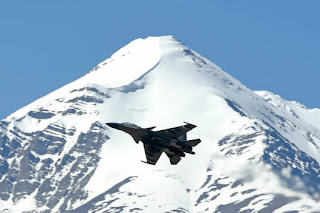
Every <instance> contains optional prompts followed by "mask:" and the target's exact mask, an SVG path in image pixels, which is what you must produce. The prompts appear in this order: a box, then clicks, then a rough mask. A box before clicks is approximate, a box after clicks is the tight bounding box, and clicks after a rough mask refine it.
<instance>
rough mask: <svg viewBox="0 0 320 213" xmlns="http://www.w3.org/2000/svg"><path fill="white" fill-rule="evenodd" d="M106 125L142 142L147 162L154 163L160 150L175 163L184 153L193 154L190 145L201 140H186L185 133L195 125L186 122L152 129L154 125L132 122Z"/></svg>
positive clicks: (137, 141) (194, 144) (192, 145)
mask: <svg viewBox="0 0 320 213" xmlns="http://www.w3.org/2000/svg"><path fill="white" fill-rule="evenodd" d="M107 125H108V126H110V127H112V128H115V129H118V130H122V131H124V132H126V133H128V134H130V135H131V136H132V137H133V139H134V140H135V142H136V143H139V141H141V142H142V143H143V144H144V149H145V154H146V158H147V162H145V163H148V164H152V165H155V164H156V162H157V161H158V159H159V158H160V156H161V154H162V152H165V153H166V154H167V156H168V157H169V158H170V162H171V164H174V165H175V164H177V163H178V162H179V161H180V160H181V157H185V153H188V154H195V153H194V152H193V151H192V147H194V146H196V145H197V144H198V143H200V142H201V140H200V139H195V140H189V141H187V137H186V133H187V132H188V131H190V130H191V129H193V128H195V127H196V126H195V125H193V124H189V123H186V125H184V126H179V127H174V128H171V129H164V130H160V131H152V129H154V128H155V127H150V128H141V127H139V126H137V125H135V124H132V123H107Z"/></svg>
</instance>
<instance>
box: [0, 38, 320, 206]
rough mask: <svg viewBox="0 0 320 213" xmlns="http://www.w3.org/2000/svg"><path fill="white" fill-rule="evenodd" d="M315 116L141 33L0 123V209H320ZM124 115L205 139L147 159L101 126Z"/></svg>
mask: <svg viewBox="0 0 320 213" xmlns="http://www.w3.org/2000/svg"><path fill="white" fill-rule="evenodd" d="M314 116H319V114H318V112H316V111H312V112H310V110H307V109H303V108H301V107H300V106H299V105H297V104H296V103H291V102H287V101H285V100H283V99H281V98H280V96H276V95H274V94H272V93H268V92H257V93H256V92H254V91H252V90H250V89H248V88H247V87H246V86H244V85H243V84H242V83H241V82H239V81H238V80H236V79H235V78H233V77H232V76H230V75H229V74H228V73H226V72H225V71H223V70H222V69H221V68H219V67H218V66H216V65H215V64H213V63H212V62H210V61H209V60H207V59H205V58H204V57H202V56H201V55H199V54H198V53H196V52H195V51H193V50H191V49H190V48H188V47H186V46H185V45H183V44H182V43H181V42H180V41H178V40H177V39H175V38H174V37H172V36H162V37H148V38H146V39H137V40H134V41H132V42H131V43H129V44H128V45H126V46H125V47H123V48H121V49H120V50H119V51H117V52H116V53H115V54H113V55H112V56H111V57H110V58H109V59H107V60H105V61H103V62H101V63H100V64H99V65H98V66H97V67H95V68H94V69H93V70H92V71H91V72H89V73H88V74H87V75H85V76H83V77H82V78H80V79H78V80H76V81H74V82H72V83H70V84H68V85H66V86H64V87H62V88H60V89H58V90H56V91H54V92H53V93H51V94H48V95H47V96H45V97H43V98H41V99H39V100H37V101H35V102H34V103H32V104H30V105H28V106H26V107H24V108H23V109H21V110H19V111H17V112H16V113H14V114H12V115H11V116H9V117H8V119H6V120H3V121H1V122H0V189H1V190H0V211H2V210H5V209H7V210H13V211H17V212H22V211H36V210H37V211H43V212H69V211H70V212H79V211H80V212H81V210H82V211H85V212H88V211H92V212H103V211H125V212H134V211H144V212H154V210H158V211H159V212H168V211H170V212H171V211H172V212H173V211H179V212H204V211H210V212H230V211H232V212H240V211H248V212H249V211H253V212H258V211H261V212H263V211H264V212H272V211H275V210H277V211H279V212H285V211H293V210H296V211H300V210H304V211H309V212H311V211H314V210H318V209H319V204H318V202H317V199H319V195H318V194H317V192H318V191H319V189H318V188H317V185H318V183H319V182H320V178H319V174H320V166H319V163H320V157H319V156H320V131H319V129H318V127H319V123H316V122H313V123H312V122H311V120H312V119H311V118H313V117H314ZM125 121H126V122H132V123H134V124H137V125H139V126H142V127H150V126H157V129H158V130H160V129H166V128H170V127H172V126H178V125H181V124H182V123H183V121H187V122H190V123H193V124H195V125H197V126H198V127H197V128H196V129H195V130H193V131H192V132H190V135H188V137H189V136H190V137H191V138H200V139H201V140H202V143H201V144H199V145H198V146H197V147H196V148H195V152H196V153H197V154H196V155H189V156H186V158H185V159H184V160H183V161H181V162H180V163H179V164H178V165H176V166H174V167H173V166H171V164H170V163H169V162H168V159H167V158H165V157H160V159H159V161H158V162H157V164H156V166H150V165H145V164H142V163H141V160H144V157H145V153H144V151H143V147H142V145H141V144H138V145H137V144H136V143H134V141H133V140H132V139H131V138H130V136H127V135H126V134H122V133H121V132H117V131H112V130H111V129H109V128H108V127H107V126H106V125H105V124H104V123H107V122H125ZM155 183H156V184H155ZM295 183H299V184H295ZM293 185H296V186H295V187H292V186H293ZM265 186H267V187H265ZM164 198H165V199H164ZM306 204H307V205H306Z"/></svg>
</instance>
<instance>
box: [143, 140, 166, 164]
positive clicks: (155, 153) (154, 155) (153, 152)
mask: <svg viewBox="0 0 320 213" xmlns="http://www.w3.org/2000/svg"><path fill="white" fill-rule="evenodd" d="M143 145H144V152H145V153H146V158H147V162H146V163H148V164H152V165H155V164H156V163H157V161H158V160H159V158H160V156H161V154H162V152H163V150H162V148H159V147H155V146H152V145H150V144H143Z"/></svg>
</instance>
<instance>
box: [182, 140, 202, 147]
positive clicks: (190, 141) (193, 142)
mask: <svg viewBox="0 0 320 213" xmlns="http://www.w3.org/2000/svg"><path fill="white" fill-rule="evenodd" d="M200 142H201V140H200V139H194V140H189V141H186V142H184V143H185V145H187V146H196V145H198V143H200Z"/></svg>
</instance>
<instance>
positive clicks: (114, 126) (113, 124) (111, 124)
mask: <svg viewBox="0 0 320 213" xmlns="http://www.w3.org/2000/svg"><path fill="white" fill-rule="evenodd" d="M106 124H107V125H108V126H110V127H112V128H117V127H118V126H119V124H117V123H106Z"/></svg>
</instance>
